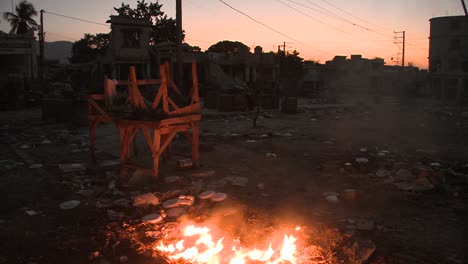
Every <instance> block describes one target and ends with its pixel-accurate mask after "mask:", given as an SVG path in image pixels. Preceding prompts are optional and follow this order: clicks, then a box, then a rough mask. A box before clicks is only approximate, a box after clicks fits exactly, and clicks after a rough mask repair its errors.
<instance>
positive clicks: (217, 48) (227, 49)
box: [207, 40, 250, 53]
mask: <svg viewBox="0 0 468 264" xmlns="http://www.w3.org/2000/svg"><path fill="white" fill-rule="evenodd" d="M207 51H210V52H221V53H240V52H249V51H250V48H249V47H248V46H247V45H245V44H244V43H242V42H239V41H230V40H223V41H220V42H218V43H216V44H213V45H211V46H210V47H209V48H208V50H207Z"/></svg>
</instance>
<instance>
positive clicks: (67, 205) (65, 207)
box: [60, 200, 81, 210]
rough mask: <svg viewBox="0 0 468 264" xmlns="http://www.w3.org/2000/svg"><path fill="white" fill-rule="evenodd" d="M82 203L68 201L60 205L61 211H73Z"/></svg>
mask: <svg viewBox="0 0 468 264" xmlns="http://www.w3.org/2000/svg"><path fill="white" fill-rule="evenodd" d="M80 203H81V202H80V201H78V200H70V201H66V202H63V203H61V204H60V209H63V210H70V209H73V208H75V207H77V206H78V205H80Z"/></svg>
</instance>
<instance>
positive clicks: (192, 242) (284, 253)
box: [154, 225, 300, 264]
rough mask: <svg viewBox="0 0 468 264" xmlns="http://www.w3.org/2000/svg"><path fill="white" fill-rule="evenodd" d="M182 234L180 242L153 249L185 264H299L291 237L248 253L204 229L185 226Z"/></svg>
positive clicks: (158, 245) (292, 237) (162, 244)
mask: <svg viewBox="0 0 468 264" xmlns="http://www.w3.org/2000/svg"><path fill="white" fill-rule="evenodd" d="M182 230H183V232H182V238H180V240H178V241H175V242H172V243H165V242H164V241H161V242H159V243H158V244H157V245H156V246H155V247H154V248H155V249H156V250H158V251H159V252H160V253H161V254H163V255H165V256H167V258H168V259H169V260H174V261H184V262H187V263H200V264H201V263H209V264H224V263H226V264H227V263H228V264H245V263H252V262H254V263H269V264H279V263H292V264H296V263H298V261H297V260H298V253H297V250H296V247H297V246H296V242H297V238H296V237H295V236H293V235H292V234H284V235H283V236H282V239H279V241H278V239H275V238H273V239H272V241H271V242H270V243H267V244H266V245H268V246H266V247H265V248H264V249H258V248H253V249H249V248H243V247H242V246H241V245H240V241H239V240H235V239H231V240H230V241H227V239H226V241H225V239H224V237H220V238H214V237H213V236H215V235H214V234H213V233H215V232H212V230H210V228H208V227H206V226H203V227H197V226H195V225H187V226H186V227H184V228H183V229H182ZM296 230H297V231H298V230H300V228H296Z"/></svg>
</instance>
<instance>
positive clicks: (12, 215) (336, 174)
mask: <svg viewBox="0 0 468 264" xmlns="http://www.w3.org/2000/svg"><path fill="white" fill-rule="evenodd" d="M202 118H203V121H202V124H201V130H202V133H201V166H200V167H199V168H196V169H191V170H184V171H181V170H177V166H176V163H177V158H174V159H171V160H169V161H166V162H163V164H162V167H161V175H160V178H159V179H158V180H151V182H149V183H147V184H146V183H145V184H143V185H141V186H138V187H135V186H129V184H128V182H129V177H130V176H127V177H125V176H116V175H117V174H116V173H114V172H115V168H114V169H110V168H104V167H103V166H96V165H93V164H91V163H90V162H89V152H88V149H87V148H88V146H87V128H82V127H74V126H71V125H67V124H53V123H51V122H45V121H42V120H41V119H40V109H35V110H28V111H20V112H3V113H0V123H1V124H0V131H1V132H0V140H1V143H2V146H3V147H2V148H1V152H0V162H1V164H0V165H1V167H0V170H1V174H0V175H1V177H0V201H2V204H1V206H0V212H1V214H0V241H1V242H0V263H120V262H121V259H120V257H121V256H125V257H127V258H128V262H127V263H159V262H157V261H155V260H153V259H151V258H149V257H148V256H147V255H145V254H139V253H140V252H138V250H135V246H134V245H132V243H131V241H130V240H125V239H122V240H119V243H115V241H116V240H118V239H115V238H114V237H112V236H114V233H113V232H112V230H113V229H112V228H113V227H115V226H116V225H119V226H122V225H126V224H127V225H128V223H132V222H135V221H136V222H138V219H139V217H140V216H141V215H142V214H143V213H144V212H139V211H138V210H136V209H135V208H133V207H132V206H131V197H134V196H135V195H137V194H140V193H145V192H156V193H166V192H167V191H171V190H175V189H181V190H186V189H187V188H192V187H193V186H194V185H197V186H199V189H201V190H206V189H215V190H217V191H223V192H225V193H227V194H228V195H229V198H228V200H229V201H228V203H235V204H236V205H240V206H239V207H238V208H242V209H240V211H242V212H238V213H239V214H242V215H243V216H244V219H242V220H236V221H245V222H246V223H252V222H255V224H256V226H264V227H265V228H268V227H272V226H275V225H280V224H283V223H294V224H298V225H304V226H307V227H311V228H312V227H318V226H323V225H326V226H327V227H330V228H336V229H337V230H339V231H340V232H341V233H349V232H351V233H353V234H355V233H356V234H358V235H359V236H360V237H364V238H366V239H370V240H371V241H372V242H373V243H374V244H375V246H376V251H375V253H374V254H373V256H372V257H371V258H370V259H369V261H368V263H378V264H383V263H468V253H467V252H468V239H467V237H468V227H467V225H466V223H468V208H467V202H468V147H467V145H468V119H463V118H461V117H458V116H456V115H453V114H451V113H450V112H447V111H443V109H440V108H437V107H435V106H431V105H423V104H417V106H414V105H413V106H405V105H400V104H398V103H395V102H394V101H389V102H386V103H382V104H380V105H378V106H375V105H374V106H359V107H357V106H356V107H330V108H317V107H316V106H314V105H308V104H301V108H300V113H297V114H289V115H288V114H282V113H279V112H265V113H263V114H262V115H261V116H260V118H259V120H258V122H257V127H256V128H253V127H252V116H251V114H219V113H213V112H209V111H207V112H206V113H205V114H204V115H203V116H202ZM104 130H105V134H106V135H110V136H108V137H106V139H105V140H102V139H99V138H98V147H99V148H100V149H102V150H103V151H100V152H98V154H97V156H98V159H99V160H100V161H104V160H114V159H117V155H118V152H114V153H109V152H110V151H107V149H111V148H110V146H114V147H115V146H116V144H118V141H117V140H118V134H117V133H118V131H117V129H115V128H113V127H112V126H110V125H108V126H105V127H104V128H102V130H99V131H98V137H99V133H100V132H101V131H104ZM113 131H114V132H113ZM103 133H104V132H103ZM179 141H182V140H176V142H175V143H174V146H173V148H174V149H180V150H183V149H184V148H185V147H184V146H183V145H182V143H180V142H179ZM179 143H180V144H179ZM140 145H141V147H140V151H139V155H138V156H139V157H141V161H142V162H145V158H144V157H148V156H149V152H148V150H147V149H146V148H144V146H143V144H140ZM358 158H365V159H358ZM357 159H358V160H357ZM66 163H85V164H87V169H86V170H84V171H80V172H73V173H64V172H63V171H61V170H60V169H59V167H58V165H59V164H66ZM36 164H40V165H37V166H34V165H36ZM207 172H211V173H207ZM196 173H202V174H203V173H205V174H209V176H208V177H207V178H198V177H197V176H194V174H195V175H196ZM169 176H180V177H181V178H180V179H181V180H180V181H178V182H177V183H175V184H174V183H167V182H165V181H164V178H167V177H169ZM232 177H245V178H248V183H247V184H246V185H245V186H233V185H232V184H229V183H227V184H226V179H232ZM130 178H131V177H130ZM130 180H131V179H130ZM111 184H112V186H110V185H111ZM347 189H354V190H356V197H355V199H346V196H345V195H344V191H345V190H347ZM83 190H88V191H89V192H88V193H86V194H84V192H83ZM110 190H111V191H110ZM191 190H193V188H192V189H191ZM325 192H336V193H337V194H339V196H338V199H339V201H338V202H335V203H332V202H330V201H328V200H327V199H326V196H327V194H324V193H325ZM73 199H75V200H79V201H80V202H81V203H80V205H79V206H78V207H76V208H73V209H71V210H62V209H60V207H59V205H60V204H61V203H62V202H64V201H67V200H73ZM118 199H120V200H127V202H128V201H130V205H128V204H127V205H125V204H124V205H122V204H117V205H116V203H115V200H118ZM113 201H114V203H113V204H112V205H109V206H103V204H106V203H112V202H113ZM109 211H111V212H109ZM114 214H117V215H120V217H117V219H116V217H115V216H114ZM236 219H237V218H236ZM356 221H357V222H364V223H367V224H370V226H366V227H362V226H359V224H357V223H356ZM239 225H241V224H240V223H239ZM247 226H249V225H247ZM247 228H248V227H247ZM257 228H258V227H257ZM247 232H249V230H247ZM96 252H97V253H96ZM350 263H351V262H350Z"/></svg>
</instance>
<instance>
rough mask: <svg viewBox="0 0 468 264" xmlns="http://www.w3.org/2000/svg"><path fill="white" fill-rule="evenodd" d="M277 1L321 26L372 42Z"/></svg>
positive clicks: (278, 0) (279, 0)
mask: <svg viewBox="0 0 468 264" xmlns="http://www.w3.org/2000/svg"><path fill="white" fill-rule="evenodd" d="M276 1H277V2H279V3H281V4H283V5H285V6H287V7H289V8H290V9H292V10H294V11H296V12H298V13H300V14H302V15H304V16H306V17H308V18H310V19H312V20H314V21H316V22H318V23H320V24H322V25H325V26H327V27H330V28H333V29H334V30H336V31H340V32H342V33H345V34H348V35H350V36H353V37H356V38H360V39H366V40H370V39H367V38H363V37H361V36H358V35H356V34H352V33H350V32H347V31H344V30H342V29H340V28H337V27H334V26H332V25H329V24H327V23H325V22H323V21H321V20H318V19H316V18H314V17H313V16H311V15H309V14H307V13H305V12H302V11H301V10H299V9H297V8H295V7H293V6H291V5H289V4H287V3H285V2H283V1H281V0H276ZM372 41H385V40H372Z"/></svg>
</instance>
